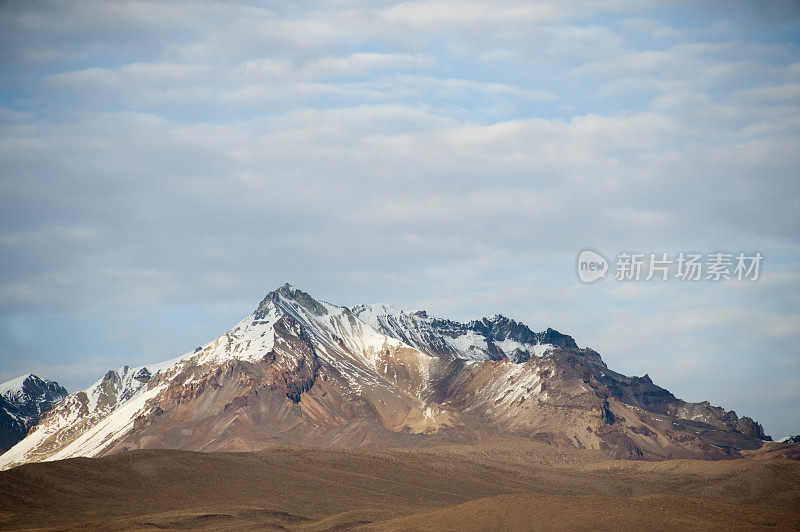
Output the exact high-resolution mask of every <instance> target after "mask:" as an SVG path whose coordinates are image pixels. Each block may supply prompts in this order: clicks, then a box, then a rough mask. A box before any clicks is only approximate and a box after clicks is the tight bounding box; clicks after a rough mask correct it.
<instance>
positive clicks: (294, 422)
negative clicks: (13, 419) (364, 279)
mask: <svg viewBox="0 0 800 532" xmlns="http://www.w3.org/2000/svg"><path fill="white" fill-rule="evenodd" d="M499 438H500V439H501V438H523V439H529V440H536V441H540V442H546V443H550V444H553V445H559V446H569V447H577V448H590V449H599V450H603V451H606V452H607V453H608V454H609V455H612V456H617V457H629V458H647V459H665V458H674V457H694V458H725V457H730V456H738V455H739V452H740V451H741V450H745V449H756V448H759V447H760V446H761V444H762V440H764V439H766V438H767V437H766V436H765V435H764V432H763V429H762V428H761V425H759V424H758V423H756V422H754V421H753V420H751V419H749V418H747V417H743V418H739V417H738V416H737V415H736V413H734V412H729V411H725V410H724V409H722V408H719V407H714V406H711V405H710V404H709V403H707V402H704V403H687V402H684V401H681V400H680V399H677V398H676V397H674V396H673V395H672V394H671V393H670V392H668V391H667V390H665V389H663V388H661V387H659V386H657V385H655V384H654V383H653V382H652V380H651V379H650V378H649V377H648V376H647V375H645V376H643V377H628V376H625V375H622V374H620V373H617V372H614V371H612V370H610V369H609V368H608V367H607V366H606V364H605V363H604V362H603V361H602V359H601V357H600V355H599V354H598V353H597V352H595V351H593V350H591V349H586V348H580V347H578V345H577V344H576V343H575V341H574V340H573V339H572V338H571V337H569V336H567V335H564V334H561V333H559V332H557V331H554V330H552V329H547V330H546V331H543V332H534V331H532V330H531V329H529V328H528V327H527V326H526V325H524V324H522V323H519V322H516V321H514V320H512V319H509V318H506V317H503V316H500V315H498V316H494V317H492V318H484V319H481V320H476V321H472V322H469V323H466V324H462V323H458V322H454V321H450V320H445V319H440V318H434V317H430V316H428V315H427V313H425V312H405V311H401V310H398V309H395V308H393V307H390V306H386V305H360V306H357V307H353V308H352V309H349V308H346V307H341V306H336V305H333V304H330V303H326V302H324V301H320V300H317V299H315V298H313V297H312V296H311V295H309V294H307V293H306V292H303V291H301V290H298V289H297V288H295V287H293V286H291V285H288V284H287V285H284V286H281V287H280V288H278V289H276V290H274V291H272V292H270V293H269V294H267V296H266V297H265V298H264V299H263V300H262V301H261V303H260V304H259V305H258V307H257V308H256V309H255V311H254V312H253V313H252V314H251V315H249V316H247V317H246V318H245V319H243V320H242V321H241V322H239V323H238V324H237V325H235V326H234V327H233V328H232V329H231V330H229V331H228V332H226V333H225V334H223V335H222V336H220V337H219V338H217V339H215V340H213V341H212V342H210V343H208V344H205V345H203V346H201V347H198V348H197V349H196V350H194V351H193V352H190V353H186V354H185V355H183V356H181V357H178V358H176V359H173V360H169V361H166V362H163V363H160V364H152V365H147V366H139V367H129V366H125V367H122V368H119V369H117V370H113V371H109V372H108V373H106V375H105V376H103V378H101V379H100V380H98V381H97V382H96V383H95V384H93V385H92V386H90V387H89V388H88V389H86V390H84V391H80V392H77V393H74V394H72V395H70V396H69V397H68V398H67V399H66V400H65V401H63V402H61V403H60V404H59V405H58V406H57V407H56V408H54V409H52V410H51V411H50V412H48V413H47V414H46V415H45V416H44V417H43V418H42V419H41V421H40V422H39V425H38V426H36V427H35V428H34V429H32V430H31V432H30V433H29V435H28V436H27V437H26V438H25V439H24V440H23V441H21V442H20V443H18V444H17V445H16V446H14V448H12V449H11V450H10V451H8V452H7V453H5V454H4V455H2V456H0V467H2V468H8V467H12V466H14V465H17V464H21V463H25V462H31V461H42V460H55V459H61V458H68V457H73V456H102V455H107V454H112V453H116V452H121V451H125V450H129V449H140V448H172V449H187V450H201V451H251V450H259V449H264V448H267V447H271V446H276V445H309V446H320V447H332V446H337V447H360V446H365V447H394V446H429V445H437V444H450V443H479V442H489V441H493V440H497V439H499Z"/></svg>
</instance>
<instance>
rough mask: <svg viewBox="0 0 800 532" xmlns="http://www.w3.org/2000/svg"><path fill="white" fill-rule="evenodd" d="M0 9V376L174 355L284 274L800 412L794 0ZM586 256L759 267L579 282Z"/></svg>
mask: <svg viewBox="0 0 800 532" xmlns="http://www.w3.org/2000/svg"><path fill="white" fill-rule="evenodd" d="M0 5H1V6H2V7H0V72H2V75H0V258H1V260H2V262H1V264H2V266H0V337H2V339H3V341H2V342H0V381H2V380H6V379H8V378H13V377H16V376H17V375H19V374H22V373H25V372H28V371H34V372H36V373H38V374H40V375H42V376H44V377H48V378H55V379H58V380H59V381H61V382H62V383H64V384H66V385H67V386H68V387H69V388H70V390H75V389H77V388H82V387H85V386H87V385H88V384H90V383H91V382H93V381H94V380H96V379H97V378H99V377H100V376H101V375H102V374H103V372H104V371H106V370H107V369H109V368H113V367H117V366H121V365H123V364H139V363H150V362H153V361H157V360H161V359H165V358H171V357H174V356H177V355H179V354H181V353H183V352H185V351H188V350H190V349H192V348H194V347H195V346H196V345H199V344H201V343H204V342H206V341H208V340H210V339H211V338H213V337H215V336H216V335H218V334H220V333H222V332H223V331H224V330H226V329H227V328H228V327H229V326H231V325H233V324H234V323H235V322H236V321H238V320H239V319H240V318H241V317H243V316H244V315H246V314H248V313H249V312H250V311H251V310H252V309H253V308H254V307H255V305H256V304H257V303H258V301H259V300H260V299H261V298H262V297H263V296H264V294H265V293H266V292H267V291H269V290H270V289H272V288H274V287H276V286H278V285H280V284H282V283H284V282H286V281H290V282H292V283H293V284H295V285H296V286H298V287H300V288H302V289H304V290H306V291H308V292H310V293H312V294H313V295H315V296H316V297H319V298H321V299H324V300H328V301H331V302H334V303H338V304H346V305H352V304H356V303H361V302H375V301H382V302H388V303H393V304H395V305H396V306H400V307H404V308H410V309H414V308H426V309H428V310H429V312H431V313H433V314H437V315H441V316H444V317H449V318H455V319H462V320H467V319H472V318H475V317H479V316H482V315H492V314H495V313H503V314H506V315H509V316H511V317H513V318H516V319H520V320H523V321H524V322H526V323H528V324H529V325H530V326H531V327H532V328H534V329H536V330H541V329H544V328H546V327H548V326H551V327H554V328H556V329H559V330H561V331H563V332H566V333H568V334H571V335H573V336H574V337H575V339H576V341H577V342H578V344H579V345H582V346H590V347H593V348H595V349H597V350H598V351H599V352H600V353H601V354H602V355H603V357H604V359H605V360H606V362H607V363H608V364H609V366H610V367H612V368H614V369H617V370H620V371H623V372H626V373H628V374H636V375H642V374H644V373H645V372H647V373H649V374H650V376H651V377H652V378H653V379H654V381H655V382H656V383H658V384H661V385H663V386H665V387H667V388H668V389H670V390H671V391H673V392H674V393H676V395H678V396H680V397H683V398H685V399H688V400H695V401H697V400H705V399H708V400H710V401H711V402H712V403H714V404H721V405H723V406H725V407H726V408H729V409H731V408H733V409H735V410H736V411H737V412H738V413H739V414H740V415H741V414H743V415H749V416H752V417H755V418H756V419H758V420H759V421H762V422H763V423H764V425H765V428H766V430H767V433H770V434H772V435H773V436H783V435H786V434H789V433H798V432H800V408H799V407H798V405H800V347H798V346H800V221H798V220H800V217H799V216H798V214H800V178H799V177H798V175H799V172H798V170H799V169H800V54H798V52H799V51H800V46H799V43H798V35H800V9H798V4H797V3H796V2H758V3H756V2H733V1H725V2H699V3H698V2H686V3H685V4H680V3H675V2H663V3H662V2H641V1H633V0H631V1H627V0H609V1H604V2H569V1H554V2H551V3H549V2H542V3H536V4H534V3H529V2H513V1H493V2H485V3H482V2H469V1H466V2H465V1H461V0H458V1H456V0H453V1H448V0H443V1H430V2H427V1H420V2H404V3H393V2H364V1H358V0H352V1H347V0H332V1H328V2H313V3H304V2H285V3H283V2H245V3H238V4H234V3H232V2H192V3H181V2H148V1H139V2H101V1H97V2H93V1H69V2H66V1H65V2H48V1H38V2H3V3H2V4H0ZM587 247H591V248H594V249H597V250H600V251H602V252H604V253H605V254H606V255H607V256H610V257H613V256H614V255H616V254H617V253H618V252H620V251H641V252H670V253H677V252H679V251H698V252H703V253H710V252H715V251H720V250H724V251H728V252H739V251H744V252H755V251H759V252H761V253H762V254H763V255H764V256H765V261H764V264H763V265H762V275H761V278H760V279H759V280H758V281H755V282H742V283H737V282H727V283H726V282H723V283H713V282H704V281H703V282H697V283H688V282H680V281H668V282H662V283H659V282H650V283H646V282H638V283H636V282H630V283H623V282H617V281H613V280H610V279H607V280H605V281H602V282H599V283H597V284H593V285H583V284H581V283H580V282H579V281H578V280H577V277H576V275H575V258H576V256H577V254H578V252H579V251H580V250H582V249H584V248H587Z"/></svg>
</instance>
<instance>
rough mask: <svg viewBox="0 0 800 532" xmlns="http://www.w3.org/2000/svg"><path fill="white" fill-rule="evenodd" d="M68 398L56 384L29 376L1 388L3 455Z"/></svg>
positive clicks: (0, 413)
mask: <svg viewBox="0 0 800 532" xmlns="http://www.w3.org/2000/svg"><path fill="white" fill-rule="evenodd" d="M66 396H67V390H65V389H64V388H63V387H61V386H60V385H59V384H58V383H57V382H53V381H48V380H44V379H40V378H39V377H37V376H36V375H33V374H28V375H23V376H21V377H18V378H16V379H14V380H10V381H8V382H4V383H2V384H0V454H2V453H4V452H5V451H7V450H8V449H10V448H11V447H13V446H14V445H15V444H16V443H17V442H19V441H20V440H22V439H23V438H24V437H25V435H26V434H28V430H29V429H30V428H31V427H33V426H34V425H36V424H37V423H39V418H40V417H41V416H42V414H44V413H45V412H47V411H48V410H49V409H50V408H51V407H52V406H53V405H54V404H56V403H58V402H59V401H61V400H62V399H64V398H65V397H66Z"/></svg>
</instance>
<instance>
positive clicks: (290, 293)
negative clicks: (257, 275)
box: [256, 283, 335, 316]
mask: <svg viewBox="0 0 800 532" xmlns="http://www.w3.org/2000/svg"><path fill="white" fill-rule="evenodd" d="M281 300H288V301H294V302H296V303H297V304H299V305H300V306H302V307H303V308H304V309H306V310H308V311H309V312H313V313H314V314H316V315H319V316H322V315H325V314H327V313H328V309H329V307H332V306H335V305H331V304H329V303H328V304H326V303H324V302H322V301H318V300H317V299H314V298H313V297H312V296H311V295H310V294H308V293H307V292H303V291H302V290H300V289H299V288H296V287H295V286H293V285H291V284H289V283H285V284H283V285H281V286H279V287H278V288H276V289H275V290H273V291H271V292H269V293H268V294H267V295H266V297H265V298H264V299H263V300H262V301H261V303H259V305H258V308H257V309H256V312H258V311H261V310H263V309H264V307H266V306H268V305H270V304H271V303H272V304H275V303H280V301H281Z"/></svg>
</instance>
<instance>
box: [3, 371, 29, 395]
mask: <svg viewBox="0 0 800 532" xmlns="http://www.w3.org/2000/svg"><path fill="white" fill-rule="evenodd" d="M29 377H35V375H34V374H33V373H28V374H27V375H22V376H20V377H17V378H16V379H11V380H10V381H6V382H4V383H2V384H0V395H3V396H5V397H6V398H9V399H10V398H11V397H12V396H14V395H16V394H17V393H18V392H22V386H23V384H25V381H26V380H28V378H29Z"/></svg>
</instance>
